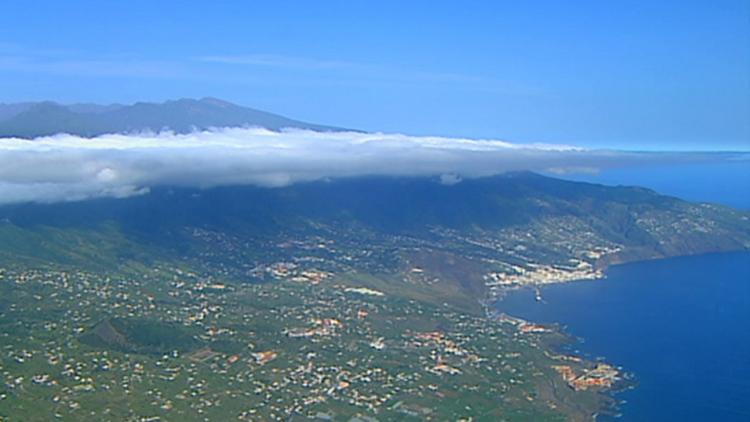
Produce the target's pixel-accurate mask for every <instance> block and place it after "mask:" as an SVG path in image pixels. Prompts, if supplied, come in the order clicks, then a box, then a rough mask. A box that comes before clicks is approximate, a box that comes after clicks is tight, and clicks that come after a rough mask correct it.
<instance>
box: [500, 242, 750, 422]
mask: <svg viewBox="0 0 750 422" xmlns="http://www.w3.org/2000/svg"><path fill="white" fill-rule="evenodd" d="M748 252H750V249H749V248H743V249H731V250H708V251H697V252H693V253H683V254H678V255H667V256H665V255H659V254H654V255H648V256H645V255H640V256H638V257H637V258H636V255H634V254H629V256H628V257H618V258H620V259H610V260H607V262H606V263H602V266H601V267H600V268H602V271H604V277H602V278H608V276H609V275H610V272H611V270H612V269H613V268H615V267H620V266H624V265H629V264H638V263H645V262H649V261H662V260H667V259H678V258H688V257H701V256H711V255H717V256H721V255H727V254H734V253H740V254H741V253H748ZM623 258H624V259H623ZM582 281H594V280H592V279H581V280H572V281H566V282H560V283H545V284H543V285H525V286H516V287H514V288H512V289H507V290H506V291H505V294H503V295H501V296H499V297H497V299H496V300H494V301H492V302H491V303H489V306H490V307H491V308H493V309H494V311H495V312H498V313H501V312H505V310H503V309H502V305H501V303H502V302H503V301H504V300H505V297H506V294H508V293H511V292H515V291H526V292H531V291H535V290H537V291H538V290H539V289H541V288H543V287H552V286H554V285H560V284H568V283H575V284H578V282H582ZM536 295H537V296H539V293H536ZM525 300H528V301H530V300H531V299H530V298H528V297H527V298H526V299H525ZM538 301H539V300H538V297H537V302H538ZM530 303H534V302H530ZM542 303H544V302H543V299H542ZM530 321H532V322H533V323H536V322H538V321H536V320H534V319H530ZM545 326H546V327H548V328H550V329H551V330H552V331H553V332H554V334H555V335H550V336H546V337H544V338H542V339H541V340H542V341H541V342H540V343H541V345H542V346H543V347H545V348H547V350H550V351H551V352H553V353H570V352H571V351H572V347H574V346H575V345H578V344H582V343H584V342H586V340H587V339H586V338H585V337H578V336H573V335H572V334H570V333H569V332H567V331H566V328H565V327H563V326H561V325H560V322H559V321H554V322H550V321H548V323H545ZM575 353H576V355H580V356H582V358H583V359H585V361H586V362H589V363H595V362H598V361H599V360H600V359H608V358H609V356H606V355H605V356H604V358H599V357H595V358H594V357H591V356H590V355H588V354H587V353H586V352H579V351H575ZM630 370H632V369H630V368H627V367H626V368H624V371H623V372H622V381H621V382H620V383H618V384H616V385H614V386H613V387H612V388H609V389H604V390H601V391H599V392H598V394H599V395H600V400H599V402H598V404H597V406H596V408H595V409H594V410H593V411H592V412H591V413H590V414H589V416H588V417H587V418H586V419H581V415H580V412H578V411H576V410H577V409H576V407H577V406H572V407H573V408H572V409H568V412H566V414H567V415H568V417H569V418H570V419H571V420H589V421H596V420H597V418H598V417H599V416H606V417H608V420H609V418H611V417H617V416H621V415H620V413H619V412H620V409H619V406H620V405H622V404H624V403H625V400H624V399H619V398H618V397H617V395H618V394H620V393H623V392H625V391H629V390H632V389H634V388H638V380H637V378H636V376H637V375H638V374H637V373H634V372H629V371H630ZM550 384H551V385H540V386H539V388H540V390H545V389H547V390H551V391H552V393H554V392H555V391H556V390H555V388H554V384H555V382H554V380H553V381H550ZM558 384H559V383H558ZM552 395H553V396H554V394H552ZM557 399H558V401H559V400H560V399H563V398H560V397H557ZM578 407H579V406H578ZM589 409H591V408H590V407H589Z"/></svg>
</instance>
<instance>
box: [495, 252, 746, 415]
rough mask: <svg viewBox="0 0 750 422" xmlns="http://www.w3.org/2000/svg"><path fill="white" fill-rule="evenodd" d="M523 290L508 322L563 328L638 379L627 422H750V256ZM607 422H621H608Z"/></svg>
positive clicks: (707, 258)
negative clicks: (536, 290)
mask: <svg viewBox="0 0 750 422" xmlns="http://www.w3.org/2000/svg"><path fill="white" fill-rule="evenodd" d="M541 294H542V297H543V301H542V302H537V301H536V300H535V299H534V293H533V292H532V291H531V290H520V291H517V292H514V293H512V294H510V295H508V296H507V297H506V298H505V299H504V300H503V301H502V302H500V303H498V304H497V307H498V309H500V310H501V311H503V312H506V313H508V314H511V315H514V316H519V317H522V318H525V319H529V320H532V321H537V322H548V323H552V322H554V323H559V324H561V325H562V326H563V328H564V330H565V331H566V332H567V333H568V334H570V335H572V336H574V337H576V338H579V339H580V341H579V342H577V343H575V344H573V345H572V346H571V347H572V349H573V350H577V351H578V352H579V353H581V354H582V355H584V356H588V357H589V358H597V357H603V358H604V359H605V360H606V361H607V362H610V363H613V364H615V365H618V366H622V367H623V368H624V369H625V370H626V371H627V372H629V373H632V374H633V375H634V377H635V380H636V386H635V388H632V389H629V390H626V391H623V392H620V393H616V394H615V398H617V399H619V400H622V401H624V403H623V404H622V405H621V406H620V408H619V412H620V413H621V414H622V415H621V417H620V418H619V419H617V420H620V421H682V422H686V421H723V422H730V421H744V422H746V421H750V253H748V252H737V253H723V254H709V255H701V256H691V257H680V258H672V259H665V260H658V261H647V262H638V263H631V264H625V265H620V266H615V267H612V268H610V269H609V270H608V271H607V278H606V279H603V280H597V281H578V282H573V283H567V284H558V285H551V286H549V287H545V288H543V289H542V291H541ZM598 420H599V421H604V420H607V421H608V420H612V419H611V418H610V417H604V416H602V417H600V418H599V419H598Z"/></svg>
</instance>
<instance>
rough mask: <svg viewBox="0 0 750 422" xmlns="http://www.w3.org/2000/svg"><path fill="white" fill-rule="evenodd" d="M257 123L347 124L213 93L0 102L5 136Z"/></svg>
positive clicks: (283, 125)
mask: <svg viewBox="0 0 750 422" xmlns="http://www.w3.org/2000/svg"><path fill="white" fill-rule="evenodd" d="M248 126H257V127H263V128H266V129H270V130H281V129H284V128H296V129H307V130H314V131H341V130H345V129H342V128H337V127H333V126H324V125H317V124H313V123H307V122H302V121H299V120H294V119H290V118H288V117H284V116H281V115H278V114H274V113H269V112H266V111H261V110H257V109H253V108H249V107H242V106H239V105H236V104H233V103H230V102H228V101H224V100H222V99H219V98H214V97H204V98H201V99H199V100H196V99H192V98H181V99H177V100H169V101H165V102H162V103H153V102H136V103H135V104H132V105H120V104H111V105H97V104H72V105H63V104H59V103H56V102H52V101H42V102H36V103H19V104H0V138H7V137H19V138H36V137H40V136H50V135H55V134H58V133H68V134H72V135H78V136H84V137H93V136H99V135H103V134H107V133H132V132H140V131H147V130H149V131H161V130H165V129H167V130H171V131H173V132H177V133H188V132H191V131H194V130H203V129H208V128H212V127H248Z"/></svg>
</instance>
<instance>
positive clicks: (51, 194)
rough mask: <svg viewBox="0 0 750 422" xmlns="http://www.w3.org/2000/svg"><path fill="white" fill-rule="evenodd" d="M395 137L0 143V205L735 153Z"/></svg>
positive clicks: (239, 133)
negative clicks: (155, 190)
mask: <svg viewBox="0 0 750 422" xmlns="http://www.w3.org/2000/svg"><path fill="white" fill-rule="evenodd" d="M731 158H733V157H731V156H727V155H717V154H710V153H652V152H650V153H635V152H622V151H606V150H588V149H582V148H577V147H574V146H566V145H541V144H536V145H521V144H513V143H509V142H504V141H498V140H471V139H460V138H443V137H426V136H407V135H401V134H382V133H374V134H368V133H355V132H336V133H320V132H311V131H302V130H288V131H283V132H272V131H268V130H265V129H257V128H231V129H216V130H212V131H204V132H196V133H192V134H187V135H175V134H171V133H161V134H140V135H105V136H100V137H97V138H92V139H87V138H81V137H77V136H71V135H57V136H53V137H46V138H38V139H34V140H24V139H15V138H6V139H0V204H9V203H18V202H57V201H70V200H81V199H87V198H96V197H127V196H132V195H138V194H143V193H146V192H148V190H149V188H151V187H155V186H185V187H198V188H209V187H215V186H225V185H256V186H263V187H269V188H273V187H282V186H287V185H290V184H293V183H297V182H303V181H314V180H324V179H334V178H342V177H356V176H373V175H375V176H377V175H388V176H434V177H435V178H436V182H438V183H443V184H446V185H454V184H457V183H461V181H462V180H464V179H466V178H475V177H483V176H490V175H494V174H499V173H503V172H506V171H514V170H532V171H547V172H553V173H556V174H566V173H571V172H592V171H598V170H599V169H605V168H612V167H623V166H639V165H653V164H663V163H674V162H690V161H711V160H718V159H731Z"/></svg>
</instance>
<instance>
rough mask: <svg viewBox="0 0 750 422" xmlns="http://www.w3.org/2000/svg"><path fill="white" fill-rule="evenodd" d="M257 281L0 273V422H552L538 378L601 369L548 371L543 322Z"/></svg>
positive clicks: (322, 274) (344, 289) (555, 405)
mask: <svg viewBox="0 0 750 422" xmlns="http://www.w3.org/2000/svg"><path fill="white" fill-rule="evenodd" d="M269 271H270V272H271V273H272V275H273V276H279V277H284V279H283V280H281V281H277V282H273V283H261V284H252V283H232V282H230V281H227V280H219V279H210V278H209V279H206V278H203V277H202V276H200V275H198V274H197V273H195V272H191V271H189V270H187V269H184V268H176V267H156V268H152V269H151V270H150V271H149V272H147V273H143V274H141V277H139V278H130V277H127V276H123V275H117V274H111V275H103V274H93V273H87V272H83V271H76V272H69V271H52V270H34V271H16V270H10V269H4V270H2V272H0V292H2V303H1V305H2V307H1V308H0V309H1V310H2V312H0V328H1V329H2V331H1V332H0V335H2V337H3V346H2V359H1V360H0V374H2V381H3V386H2V390H1V392H0V415H2V416H3V420H4V421H6V420H7V421H12V420H19V419H17V418H15V417H13V415H14V414H15V415H19V414H21V412H22V413H23V414H24V415H25V417H30V418H31V419H25V420H33V419H34V415H45V414H48V415H55V417H57V418H60V419H68V418H78V417H83V416H84V415H85V417H86V418H97V419H100V420H139V421H146V420H150V421H157V420H160V421H161V420H175V419H179V420H217V418H232V419H237V420H249V421H255V420H287V419H288V418H289V417H290V416H292V415H304V416H305V417H308V418H313V419H318V420H349V419H351V418H360V419H362V420H367V419H366V418H372V419H373V420H391V419H393V418H397V419H402V418H406V419H409V418H412V419H432V418H434V417H437V415H440V416H439V417H438V419H443V418H444V417H446V415H447V417H449V418H451V419H454V418H455V419H456V420H459V419H462V418H471V417H472V415H476V414H488V415H492V414H496V415H500V414H502V415H504V417H507V418H508V420H524V418H525V416H524V415H529V414H534V415H538V416H539V417H540V418H541V419H539V420H558V419H559V418H560V417H561V416H560V413H559V412H558V411H557V410H555V409H559V406H561V405H562V400H561V401H560V402H556V401H555V400H554V399H549V398H544V399H543V398H542V396H539V392H538V386H539V385H541V384H543V383H545V382H546V381H544V380H545V379H549V377H556V378H558V379H560V380H561V381H564V382H566V383H568V385H570V387H571V388H570V390H569V393H565V394H570V395H580V394H595V393H594V392H593V390H591V391H590V390H589V389H588V388H580V386H582V385H584V384H585V385H587V386H593V385H594V384H593V381H590V380H591V379H593V378H595V377H597V376H598V375H597V374H598V373H600V372H602V371H601V370H598V371H599V372H592V371H591V370H587V369H586V365H585V364H583V363H576V362H572V364H571V369H570V370H569V371H568V372H565V371H563V370H562V369H560V367H559V362H558V360H557V359H556V358H554V357H550V356H548V355H547V354H546V349H545V348H544V347H542V346H541V343H540V341H541V337H540V336H545V335H548V334H550V333H551V332H552V330H548V329H547V328H545V327H541V326H536V325H534V324H530V323H526V322H519V321H518V320H515V319H511V318H506V319H501V320H492V319H488V318H486V317H483V316H472V315H470V314H467V313H463V312H459V311H456V310H451V309H450V308H445V307H439V306H434V305H430V304H428V303H422V302H418V301H415V300H413V299H409V298H408V297H403V296H398V295H392V294H389V293H387V292H384V291H382V290H378V289H376V288H371V287H362V286H357V285H353V284H351V282H350V281H348V280H346V279H339V278H337V277H336V276H335V275H334V274H331V273H329V272H327V271H323V270H313V269H305V268H290V267H289V266H278V265H271V266H269ZM274 271H276V273H275V274H274ZM595 371H596V370H595ZM573 373H574V374H576V378H574V379H573V378H570V377H571V375H569V374H573ZM579 374H582V375H579ZM566 377H568V378H566ZM569 378H570V379H569ZM599 386H601V387H604V384H600V385H599ZM468 395H471V400H468ZM463 396H467V397H466V400H462V399H461V397H463ZM115 397H127V398H128V405H127V406H125V405H118V404H117V403H118V400H115V399H114V398H115ZM446 397H451V398H454V399H456V400H441V398H446ZM535 397H536V398H535ZM498 400H499V401H498ZM558 400H559V399H558ZM100 402H101V403H107V404H106V405H105V406H99V405H98V404H97V403H100ZM456 403H471V406H465V405H463V404H461V405H456ZM498 403H500V405H498ZM11 409H13V411H12V412H11ZM556 415H557V416H556Z"/></svg>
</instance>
